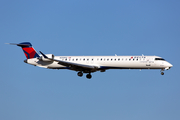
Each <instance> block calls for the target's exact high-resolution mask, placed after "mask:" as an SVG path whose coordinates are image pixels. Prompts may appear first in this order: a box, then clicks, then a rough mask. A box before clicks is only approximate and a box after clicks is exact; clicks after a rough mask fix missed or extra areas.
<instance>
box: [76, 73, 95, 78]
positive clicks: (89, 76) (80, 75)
mask: <svg viewBox="0 0 180 120" xmlns="http://www.w3.org/2000/svg"><path fill="white" fill-rule="evenodd" d="M77 75H78V76H79V77H82V76H83V73H82V72H78V73H77ZM86 78H88V79H91V78H92V75H91V73H88V74H87V75H86Z"/></svg>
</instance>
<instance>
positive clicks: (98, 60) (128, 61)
mask: <svg viewBox="0 0 180 120" xmlns="http://www.w3.org/2000/svg"><path fill="white" fill-rule="evenodd" d="M158 58H159V59H158ZM160 58H161V57H158V56H55V57H54V59H56V60H60V61H66V62H71V63H78V64H83V65H90V66H97V69H96V70H94V71H91V72H95V71H98V70H107V69H170V68H171V67H172V65H171V64H170V63H169V62H167V61H165V60H164V59H163V60H162V59H160ZM25 62H26V63H28V64H32V65H35V66H39V67H44V68H49V69H69V68H68V67H67V66H63V65H61V64H58V62H56V61H49V62H48V61H41V60H39V59H38V58H32V59H27V60H25Z"/></svg>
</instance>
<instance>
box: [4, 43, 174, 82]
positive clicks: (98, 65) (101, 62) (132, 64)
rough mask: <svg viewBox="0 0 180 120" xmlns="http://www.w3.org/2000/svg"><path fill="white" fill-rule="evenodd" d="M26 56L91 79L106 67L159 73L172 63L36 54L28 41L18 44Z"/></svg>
mask: <svg viewBox="0 0 180 120" xmlns="http://www.w3.org/2000/svg"><path fill="white" fill-rule="evenodd" d="M8 44H11V45H17V46H20V47H21V48H22V49H23V51H24V54H25V56H26V58H27V59H26V60H24V62H25V63H27V64H31V65H34V66H38V67H43V68H48V69H69V70H74V71H76V72H77V75H78V76H80V77H82V76H83V73H86V74H87V75H86V77H87V78H88V79H91V77H92V75H91V73H93V72H97V71H100V72H105V71H106V70H108V69H160V70H161V75H164V72H163V71H164V70H169V69H170V68H171V67H172V66H173V65H172V64H170V63H169V62H167V61H165V60H164V59H163V58H161V57H158V56H144V55H142V56H117V55H115V56H54V55H53V54H44V53H42V52H41V51H40V53H41V55H40V54H38V53H37V52H36V51H35V49H34V48H33V47H32V44H31V43H30V42H22V43H19V44H14V43H8Z"/></svg>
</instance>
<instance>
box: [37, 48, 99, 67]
mask: <svg viewBox="0 0 180 120" xmlns="http://www.w3.org/2000/svg"><path fill="white" fill-rule="evenodd" d="M39 52H40V53H41V54H42V55H43V57H44V58H46V59H49V60H52V61H56V62H58V64H60V65H63V66H66V67H69V68H70V69H73V70H83V69H89V70H96V69H98V68H99V67H98V66H95V65H85V64H79V63H72V62H67V61H62V60H56V59H52V58H48V57H47V56H46V55H45V54H43V53H42V52H41V51H39Z"/></svg>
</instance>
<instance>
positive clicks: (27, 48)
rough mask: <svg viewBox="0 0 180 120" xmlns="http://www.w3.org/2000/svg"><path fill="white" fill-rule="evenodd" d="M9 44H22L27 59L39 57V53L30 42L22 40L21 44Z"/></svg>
mask: <svg viewBox="0 0 180 120" xmlns="http://www.w3.org/2000/svg"><path fill="white" fill-rule="evenodd" d="M9 44H11V45H17V46H20V47H21V48H22V49H23V51H24V54H25V56H26V58H27V59H31V58H36V57H39V55H38V53H37V52H36V51H35V49H34V48H33V47H32V44H31V43H30V42H22V43H19V44H14V43H9Z"/></svg>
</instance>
